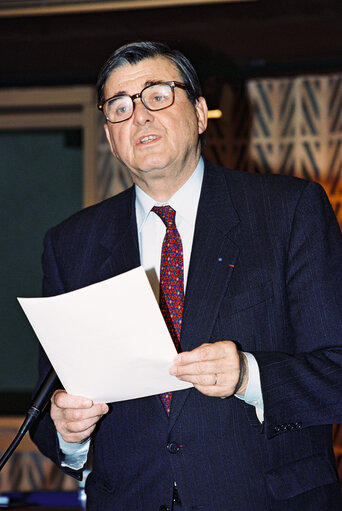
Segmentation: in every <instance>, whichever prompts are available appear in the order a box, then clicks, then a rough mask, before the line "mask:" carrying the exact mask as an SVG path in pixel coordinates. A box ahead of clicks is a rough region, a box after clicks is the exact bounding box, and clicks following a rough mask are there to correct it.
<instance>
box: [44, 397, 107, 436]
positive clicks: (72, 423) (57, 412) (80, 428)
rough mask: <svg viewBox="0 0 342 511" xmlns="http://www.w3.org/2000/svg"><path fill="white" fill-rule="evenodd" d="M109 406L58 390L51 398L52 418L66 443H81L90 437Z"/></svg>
mask: <svg viewBox="0 0 342 511" xmlns="http://www.w3.org/2000/svg"><path fill="white" fill-rule="evenodd" d="M108 410H109V408H108V405H107V404H105V403H100V404H96V405H94V404H93V402H92V401H91V399H88V398H85V397H81V396H72V395H70V394H67V393H66V392H65V390H56V392H55V393H54V394H53V396H52V398H51V418H52V420H53V422H54V424H55V427H56V429H57V431H58V432H59V433H60V434H61V435H62V437H63V440H64V441H65V442H74V443H81V442H83V441H84V440H86V439H87V438H89V437H90V435H91V434H92V432H93V431H94V429H95V427H96V424H97V422H98V421H99V420H100V419H101V417H102V416H103V415H104V414H106V413H107V412H108Z"/></svg>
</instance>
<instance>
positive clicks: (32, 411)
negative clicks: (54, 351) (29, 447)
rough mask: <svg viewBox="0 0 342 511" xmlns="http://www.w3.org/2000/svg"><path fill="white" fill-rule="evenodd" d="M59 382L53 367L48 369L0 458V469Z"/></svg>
mask: <svg viewBox="0 0 342 511" xmlns="http://www.w3.org/2000/svg"><path fill="white" fill-rule="evenodd" d="M58 384H59V380H58V376H57V374H56V373H55V371H54V370H53V369H51V370H50V372H49V373H48V375H47V376H46V378H45V380H44V381H43V383H42V385H41V386H40V388H39V391H38V393H37V395H36V397H35V398H34V399H33V401H32V403H31V406H30V408H29V409H28V411H27V413H26V417H25V420H24V422H23V423H22V425H21V427H20V429H19V431H18V433H17V435H16V437H15V438H14V440H13V442H12V443H11V445H10V446H9V448H8V449H7V451H6V452H5V453H4V454H3V456H2V457H1V458H0V470H2V468H3V466H4V465H5V463H6V462H7V461H8V460H9V458H10V457H11V456H12V454H13V453H14V451H15V449H16V448H17V447H18V445H19V444H20V442H21V440H22V439H23V437H24V435H25V433H26V432H27V431H29V430H30V428H31V426H32V424H33V423H34V421H35V420H36V419H37V417H38V416H39V414H40V413H41V412H42V411H43V410H44V408H45V407H46V405H47V404H48V402H49V400H50V397H51V396H52V393H53V392H54V391H55V390H56V389H57V387H58Z"/></svg>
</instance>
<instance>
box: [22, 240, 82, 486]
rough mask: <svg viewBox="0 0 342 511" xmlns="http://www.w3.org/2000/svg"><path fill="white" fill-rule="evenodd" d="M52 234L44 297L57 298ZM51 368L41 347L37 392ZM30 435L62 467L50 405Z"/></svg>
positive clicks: (59, 289)
mask: <svg viewBox="0 0 342 511" xmlns="http://www.w3.org/2000/svg"><path fill="white" fill-rule="evenodd" d="M51 233H52V231H48V233H47V234H46V236H45V241H44V253H43V259H42V263H43V272H44V278H43V296H55V295H59V294H62V293H64V292H65V290H64V285H63V282H62V279H61V276H60V274H59V270H58V265H57V262H56V258H55V253H54V249H53V241H52V235H51ZM50 368H51V364H50V361H49V359H48V357H47V356H46V354H45V352H44V350H43V349H42V348H41V347H40V352H39V380H38V384H37V387H36V390H35V392H36V391H37V390H38V389H39V387H40V384H41V382H42V381H43V379H44V378H45V376H46V375H47V373H48V372H49V370H50ZM61 387H62V385H61ZM30 434H31V438H32V440H33V441H34V442H35V443H36V445H37V446H38V448H39V450H40V451H41V452H42V453H43V454H44V455H45V456H47V457H48V458H50V459H51V460H52V461H53V462H54V463H56V464H57V465H59V466H61V463H62V454H61V452H60V448H59V442H58V437H57V431H56V428H55V426H54V423H53V421H52V419H51V417H50V405H49V406H47V407H46V409H45V410H44V412H43V413H42V414H41V416H39V417H38V420H37V421H36V423H35V424H34V427H33V428H32V430H31V432H30ZM62 469H63V470H64V472H66V473H67V474H68V475H71V476H73V477H75V478H76V479H78V480H81V479H82V470H73V469H71V468H69V467H62Z"/></svg>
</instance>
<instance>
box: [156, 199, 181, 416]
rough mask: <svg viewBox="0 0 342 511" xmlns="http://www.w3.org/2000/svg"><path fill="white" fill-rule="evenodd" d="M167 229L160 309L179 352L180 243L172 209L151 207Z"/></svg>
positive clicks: (168, 402)
mask: <svg viewBox="0 0 342 511" xmlns="http://www.w3.org/2000/svg"><path fill="white" fill-rule="evenodd" d="M152 211H153V212H154V213H156V214H157V215H158V216H159V217H160V218H161V219H162V221H163V222H164V224H165V226H166V233H165V237H164V241H163V245H162V251H161V260H160V296H159V306H160V310H161V313H162V315H163V317H164V320H165V323H166V325H167V327H168V329H169V332H170V335H171V337H172V340H173V342H174V344H175V346H176V349H177V351H179V348H180V345H179V339H180V332H181V328H182V314H183V304H184V271H183V247H182V240H181V237H180V235H179V232H178V231H177V227H176V224H175V216H176V212H175V210H174V209H172V208H171V206H160V207H159V206H154V208H152ZM160 397H161V400H162V402H163V405H164V408H165V410H166V413H167V414H168V415H169V414H170V409H171V399H172V392H167V393H165V394H161V396H160Z"/></svg>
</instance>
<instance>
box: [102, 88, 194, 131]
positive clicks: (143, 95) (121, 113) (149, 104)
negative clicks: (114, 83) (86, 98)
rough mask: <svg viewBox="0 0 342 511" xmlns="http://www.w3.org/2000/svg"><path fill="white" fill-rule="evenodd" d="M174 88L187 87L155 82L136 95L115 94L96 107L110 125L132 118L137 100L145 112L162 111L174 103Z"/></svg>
mask: <svg viewBox="0 0 342 511" xmlns="http://www.w3.org/2000/svg"><path fill="white" fill-rule="evenodd" d="M175 87H179V88H181V89H184V90H186V89H187V86H186V85H184V83H179V82H156V83H154V84H152V85H148V86H147V87H144V88H143V90H142V91H141V92H139V93H138V94H133V96H130V95H129V94H117V95H116V96H113V97H112V98H109V99H106V101H103V102H102V103H100V104H99V105H98V109H99V110H102V112H103V113H104V116H105V118H106V119H107V121H109V122H111V123H113V124H114V123H117V122H123V121H127V119H130V117H132V115H133V112H134V108H135V103H134V101H135V100H136V99H138V98H140V99H141V102H142V104H143V105H144V107H145V108H147V110H151V111H152V112H156V111H158V110H164V108H169V106H171V105H173V103H174V101H175Z"/></svg>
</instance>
